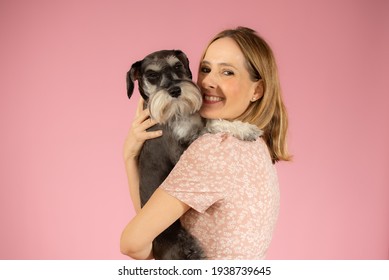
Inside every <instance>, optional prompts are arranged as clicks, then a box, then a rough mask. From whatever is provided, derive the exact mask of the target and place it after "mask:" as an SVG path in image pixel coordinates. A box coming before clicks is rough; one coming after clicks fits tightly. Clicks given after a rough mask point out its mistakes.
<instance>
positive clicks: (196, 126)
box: [127, 50, 205, 260]
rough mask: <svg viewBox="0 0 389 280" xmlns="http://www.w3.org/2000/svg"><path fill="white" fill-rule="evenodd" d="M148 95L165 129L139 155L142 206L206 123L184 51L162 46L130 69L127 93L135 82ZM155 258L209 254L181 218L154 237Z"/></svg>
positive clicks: (157, 127)
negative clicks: (201, 115) (202, 116)
mask: <svg viewBox="0 0 389 280" xmlns="http://www.w3.org/2000/svg"><path fill="white" fill-rule="evenodd" d="M135 80H138V89H139V92H140V94H141V96H142V98H143V99H144V100H145V108H146V107H147V108H148V109H149V110H150V115H151V117H152V118H153V119H155V120H156V121H157V122H158V124H157V125H155V126H153V127H152V128H150V129H149V130H150V131H151V130H153V131H154V130H160V129H162V130H163V135H162V136H161V137H158V138H155V139H151V140H147V141H146V142H145V143H144V145H143V148H142V150H141V153H140V155H139V176H140V178H139V180H140V182H139V185H140V186H139V191H140V199H141V205H142V207H143V205H144V204H145V203H146V202H147V200H148V199H149V198H150V196H151V195H152V194H153V192H154V191H155V190H156V189H157V188H158V186H160V185H161V183H162V182H163V181H164V180H165V178H166V177H167V176H168V175H169V173H170V171H171V170H172V169H173V167H174V165H175V164H176V163H177V161H178V159H179V158H180V156H181V154H182V153H183V152H184V150H185V149H186V148H187V147H188V146H189V145H190V144H191V143H192V142H193V141H194V140H195V139H196V138H197V137H198V136H199V135H200V133H201V131H202V129H203V128H204V122H203V120H202V118H201V117H200V115H199V114H198V110H199V109H200V107H201V104H202V96H201V93H200V91H199V89H198V87H197V85H196V84H195V83H194V82H193V81H192V73H191V71H190V68H189V60H188V58H187V56H186V55H185V54H184V53H183V52H182V51H180V50H162V51H157V52H154V53H152V54H149V55H148V56H146V57H145V58H144V59H143V60H141V61H138V62H135V63H134V64H133V65H132V67H131V69H130V70H129V71H128V72H127V94H128V98H130V97H131V96H132V93H133V91H134V82H135ZM153 254H154V257H155V259H170V260H171V259H184V260H190V259H205V255H204V252H203V250H202V249H201V247H200V245H199V243H198V241H197V240H196V239H195V238H194V237H193V236H192V235H191V234H189V233H188V232H187V231H186V230H185V229H184V228H183V227H182V226H181V223H180V221H179V220H177V221H176V222H175V223H173V224H172V225H171V226H170V227H169V228H168V229H166V230H165V231H164V232H162V233H161V234H160V235H159V236H158V237H157V238H155V240H154V241H153Z"/></svg>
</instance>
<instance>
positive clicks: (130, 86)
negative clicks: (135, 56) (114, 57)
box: [126, 60, 142, 98]
mask: <svg viewBox="0 0 389 280" xmlns="http://www.w3.org/2000/svg"><path fill="white" fill-rule="evenodd" d="M141 65H142V60H140V61H137V62H135V63H134V64H132V66H131V69H130V70H129V71H128V72H127V77H126V80H127V96H128V98H131V95H132V93H133V92H134V82H135V80H138V78H139V70H140V66H141Z"/></svg>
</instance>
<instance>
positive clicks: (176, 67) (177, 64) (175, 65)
mask: <svg viewBox="0 0 389 280" xmlns="http://www.w3.org/2000/svg"><path fill="white" fill-rule="evenodd" d="M182 67H183V65H182V63H180V62H177V63H176V64H174V69H176V70H181V69H182Z"/></svg>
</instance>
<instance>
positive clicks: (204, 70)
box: [200, 67, 211, 73]
mask: <svg viewBox="0 0 389 280" xmlns="http://www.w3.org/2000/svg"><path fill="white" fill-rule="evenodd" d="M200 70H201V72H202V73H209V72H211V69H209V68H208V67H201V68H200Z"/></svg>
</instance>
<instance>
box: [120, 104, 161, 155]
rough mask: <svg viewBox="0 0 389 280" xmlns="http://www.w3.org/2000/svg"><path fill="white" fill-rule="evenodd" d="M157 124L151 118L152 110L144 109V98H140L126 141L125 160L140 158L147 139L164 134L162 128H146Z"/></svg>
mask: <svg viewBox="0 0 389 280" xmlns="http://www.w3.org/2000/svg"><path fill="white" fill-rule="evenodd" d="M155 124H157V122H156V121H155V120H153V119H151V118H150V111H149V110H148V109H145V110H143V99H140V101H139V103H138V108H137V110H136V113H135V119H134V121H133V122H132V125H131V129H130V131H129V133H128V135H127V138H126V141H125V143H124V149H123V156H124V161H125V162H127V161H128V160H131V159H137V158H138V156H139V153H140V151H141V149H142V146H143V144H144V142H145V141H146V140H148V139H153V138H157V137H160V136H161V135H162V130H157V131H149V132H148V131H146V129H148V128H150V127H152V126H153V125H155Z"/></svg>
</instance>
